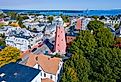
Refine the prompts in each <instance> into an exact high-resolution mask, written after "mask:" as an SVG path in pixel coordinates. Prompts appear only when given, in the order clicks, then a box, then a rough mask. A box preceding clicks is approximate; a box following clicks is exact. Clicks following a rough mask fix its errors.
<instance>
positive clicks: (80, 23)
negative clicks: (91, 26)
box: [75, 18, 82, 30]
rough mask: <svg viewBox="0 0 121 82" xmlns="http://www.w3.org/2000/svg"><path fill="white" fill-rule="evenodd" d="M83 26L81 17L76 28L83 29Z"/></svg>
mask: <svg viewBox="0 0 121 82" xmlns="http://www.w3.org/2000/svg"><path fill="white" fill-rule="evenodd" d="M81 28H82V20H81V19H80V18H79V19H77V22H76V26H75V29H76V30H81Z"/></svg>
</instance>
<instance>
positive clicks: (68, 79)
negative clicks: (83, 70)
mask: <svg viewBox="0 0 121 82" xmlns="http://www.w3.org/2000/svg"><path fill="white" fill-rule="evenodd" d="M65 71H66V72H64V73H63V77H62V80H61V82H79V80H78V77H77V73H76V72H75V70H74V69H73V68H71V67H68V69H65Z"/></svg>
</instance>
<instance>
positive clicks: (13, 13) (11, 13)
mask: <svg viewBox="0 0 121 82" xmlns="http://www.w3.org/2000/svg"><path fill="white" fill-rule="evenodd" d="M7 15H8V16H10V17H11V18H12V19H16V17H17V13H16V12H8V13H7Z"/></svg>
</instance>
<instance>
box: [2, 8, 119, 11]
mask: <svg viewBox="0 0 121 82" xmlns="http://www.w3.org/2000/svg"><path fill="white" fill-rule="evenodd" d="M0 10H74V11H82V10H121V8H112V9H5V8H0Z"/></svg>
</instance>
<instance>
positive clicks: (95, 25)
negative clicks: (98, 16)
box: [87, 20, 104, 30]
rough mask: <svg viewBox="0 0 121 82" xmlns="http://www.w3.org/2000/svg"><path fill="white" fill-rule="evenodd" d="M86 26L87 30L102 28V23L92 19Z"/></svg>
mask: <svg viewBox="0 0 121 82" xmlns="http://www.w3.org/2000/svg"><path fill="white" fill-rule="evenodd" d="M87 27H88V29H89V30H96V29H98V28H103V27H104V23H103V22H101V21H98V20H94V21H90V22H89V24H88V25H87Z"/></svg>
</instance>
